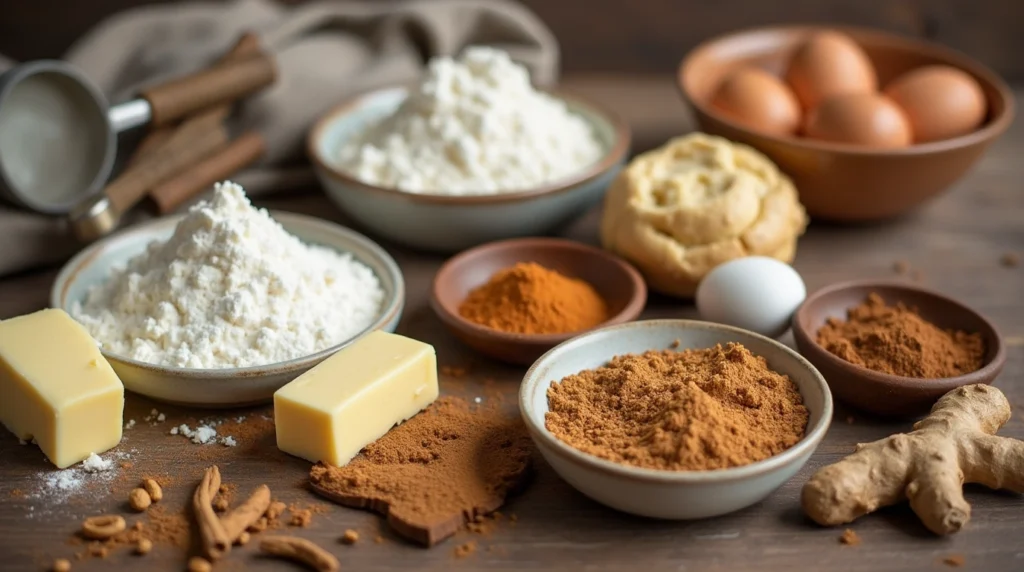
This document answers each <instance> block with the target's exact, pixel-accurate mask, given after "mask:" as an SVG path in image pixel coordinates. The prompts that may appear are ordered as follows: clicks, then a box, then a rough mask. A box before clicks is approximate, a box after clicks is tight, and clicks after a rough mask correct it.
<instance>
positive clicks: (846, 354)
mask: <svg viewBox="0 0 1024 572" xmlns="http://www.w3.org/2000/svg"><path fill="white" fill-rule="evenodd" d="M817 341H818V344H819V345H821V346H822V347H823V348H825V349H826V350H828V351H829V352H830V353H832V354H834V355H836V356H838V357H840V358H842V359H844V360H846V361H848V362H850V363H852V364H855V365H859V366H861V367H866V368H868V369H871V370H874V371H878V372H881V373H886V374H889V375H898V376H903V377H915V378H928V379H935V378H945V377H957V376H960V375H965V374H968V373H971V372H973V371H977V370H979V369H981V367H982V366H983V365H984V363H983V360H984V357H985V342H984V340H983V339H982V337H981V334H980V333H977V332H973V333H968V332H963V331H957V330H943V329H942V328H939V327H938V326H936V325H935V324H933V323H931V322H929V321H927V320H925V319H924V318H922V317H921V316H920V315H918V313H917V310H915V309H913V308H908V307H907V306H906V305H904V304H903V303H902V302H899V303H897V304H896V305H895V306H888V305H886V303H885V301H884V300H883V299H882V297H881V296H879V295H878V294H875V293H872V294H869V295H868V297H867V299H866V300H865V301H864V302H863V303H861V304H859V305H857V306H854V307H853V308H850V309H849V310H848V311H847V319H846V320H840V319H837V318H829V319H828V321H827V322H826V323H825V325H824V326H822V327H821V329H820V330H818V334H817Z"/></svg>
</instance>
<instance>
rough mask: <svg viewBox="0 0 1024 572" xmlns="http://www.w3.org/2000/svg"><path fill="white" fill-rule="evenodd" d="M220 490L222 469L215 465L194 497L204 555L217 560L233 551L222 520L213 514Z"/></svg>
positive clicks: (193, 501)
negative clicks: (214, 502)
mask: <svg viewBox="0 0 1024 572" xmlns="http://www.w3.org/2000/svg"><path fill="white" fill-rule="evenodd" d="M218 489H220V469H218V468H217V465H214V466H212V467H210V468H208V469H206V471H205V472H204V473H203V480H201V481H200V482H199V485H197V486H196V491H195V493H194V494H193V495H192V509H193V511H194V512H195V513H196V521H197V522H198V523H199V537H200V538H201V539H202V541H203V553H204V554H205V555H206V556H207V557H208V558H209V559H210V560H215V559H217V558H220V557H221V556H224V554H225V553H226V552H227V551H228V550H231V543H232V542H233V540H231V539H229V538H228V536H227V533H226V532H225V531H224V525H223V524H221V522H220V518H219V517H217V514H216V513H215V512H213V497H214V496H216V495H217V490H218Z"/></svg>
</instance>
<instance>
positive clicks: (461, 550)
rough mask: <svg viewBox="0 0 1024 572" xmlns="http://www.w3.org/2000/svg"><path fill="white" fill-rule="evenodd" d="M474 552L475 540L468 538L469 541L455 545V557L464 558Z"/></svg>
mask: <svg viewBox="0 0 1024 572" xmlns="http://www.w3.org/2000/svg"><path fill="white" fill-rule="evenodd" d="M474 552H476V541H475V540H470V541H469V542H467V543H465V544H460V545H458V546H456V547H455V557H456V558H465V557H467V556H469V555H470V554H472V553H474Z"/></svg>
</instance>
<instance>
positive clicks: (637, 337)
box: [519, 320, 832, 520]
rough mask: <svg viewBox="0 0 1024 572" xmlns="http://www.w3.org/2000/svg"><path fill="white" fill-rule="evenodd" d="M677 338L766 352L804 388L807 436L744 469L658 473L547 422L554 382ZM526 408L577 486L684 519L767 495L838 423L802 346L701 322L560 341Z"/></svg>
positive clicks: (643, 510)
mask: <svg viewBox="0 0 1024 572" xmlns="http://www.w3.org/2000/svg"><path fill="white" fill-rule="evenodd" d="M676 341H678V343H679V345H678V347H679V348H681V349H687V348H708V347H712V346H714V345H715V344H724V343H727V342H739V343H741V344H743V345H744V346H745V347H746V348H747V349H749V350H750V351H751V352H753V353H754V354H755V355H760V356H763V357H764V358H765V359H766V360H768V365H769V367H771V368H772V369H773V370H775V371H777V372H779V373H783V374H786V375H788V376H789V377H790V379H792V380H793V381H794V382H795V383H796V385H797V387H799V389H800V394H801V396H803V400H804V405H805V406H806V407H807V409H808V411H809V412H810V419H809V421H808V424H807V434H806V435H805V436H804V438H803V439H802V440H800V441H799V442H798V443H797V444H796V445H794V446H793V447H791V448H789V449H787V450H786V451H783V452H782V453H780V454H778V455H775V456H774V457H770V458H768V459H765V460H763V461H759V462H757V463H752V464H750V465H746V466H743V467H736V468H731V469H719V470H713V471H658V470H653V469H640V468H636V467H629V466H626V465H620V464H618V463H613V462H611V461H606V460H604V459H599V458H597V457H594V456H592V455H589V454H587V453H584V452H582V451H579V450H577V449H575V448H573V447H571V446H569V445H567V444H566V443H564V442H562V441H561V440H559V439H558V438H556V437H555V436H554V435H552V434H551V433H550V432H549V431H548V430H547V429H546V428H545V426H544V416H545V414H546V413H547V411H548V398H547V390H548V387H550V386H551V383H552V382H554V381H558V380H560V379H562V378H563V377H565V376H567V375H571V374H574V373H577V372H580V371H583V370H586V369H593V368H595V367H598V366H601V365H603V364H605V363H607V362H608V361H609V360H610V359H611V358H613V357H614V356H617V355H622V354H630V353H642V352H644V351H647V350H662V349H668V348H670V347H673V344H674V342H676ZM519 408H520V410H521V411H522V415H523V419H524V420H525V422H526V426H527V428H528V429H529V431H530V435H531V436H532V437H533V441H534V442H535V443H536V444H537V448H538V449H539V450H540V452H541V454H542V455H543V456H544V458H545V459H546V460H547V461H548V463H550V464H551V466H552V467H553V468H554V469H555V471H556V472H557V473H558V474H559V475H560V476H561V477H562V478H563V479H565V480H566V481H567V482H568V483H569V484H571V485H572V486H573V487H575V488H576V489H577V490H579V491H580V492H582V493H583V494H585V495H587V496H589V497H590V498H592V499H594V500H596V501H598V502H600V503H602V504H605V505H607V506H610V507H612V508H614V509H618V510H621V511H623V512H628V513H632V514H636V515H639V516H647V517H652V518H662V519H677V520H686V519H698V518H707V517H712V516H718V515H722V514H726V513H729V512H733V511H736V510H740V509H742V508H745V507H748V506H750V505H752V504H754V503H756V502H758V501H760V500H762V499H764V498H765V497H767V496H768V495H769V494H771V493H772V491H774V490H775V489H777V488H778V487H779V486H781V485H782V484H783V483H785V482H786V481H787V480H789V479H790V478H791V477H792V476H793V475H795V474H796V473H797V471H799V470H800V468H801V467H803V466H804V464H805V463H806V462H807V459H809V458H810V457H811V454H812V453H814V450H815V449H817V447H818V444H819V443H821V440H822V439H823V438H824V437H825V433H826V432H827V431H828V427H829V424H830V423H831V421H832V396H831V394H830V393H829V390H828V385H826V383H825V379H824V378H823V377H822V376H821V374H820V373H818V370H816V369H814V366H812V365H811V364H810V363H809V362H808V361H807V360H805V359H804V358H802V357H801V356H800V355H799V354H797V353H796V352H795V351H793V350H791V349H789V348H788V347H786V346H784V345H782V344H780V343H779V342H777V341H775V340H772V339H769V338H766V337H764V336H761V335H758V334H755V333H753V332H748V331H746V330H741V329H739V328H733V327H731V326H723V325H720V324H713V323H710V322H698V321H693V320H650V321H642V322H631V323H627V324H620V325H616V326H609V327H607V328H602V329H600V330H594V331H591V332H589V333H586V334H583V335H581V336H579V337H576V338H573V339H571V340H569V341H567V342H565V343H563V344H561V345H559V346H557V347H555V348H554V349H552V350H551V351H549V352H548V353H546V354H544V355H543V356H541V358H540V359H539V360H537V362H536V363H534V364H533V367H531V368H530V370H529V371H528V372H526V377H525V378H523V384H522V386H521V387H520V390H519Z"/></svg>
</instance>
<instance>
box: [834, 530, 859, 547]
mask: <svg viewBox="0 0 1024 572" xmlns="http://www.w3.org/2000/svg"><path fill="white" fill-rule="evenodd" d="M839 543H840V544H845V545H847V546H857V545H858V544H860V536H858V535H857V533H856V532H854V530H853V529H850V528H847V529H846V530H844V531H843V533H842V534H841V535H839Z"/></svg>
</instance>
